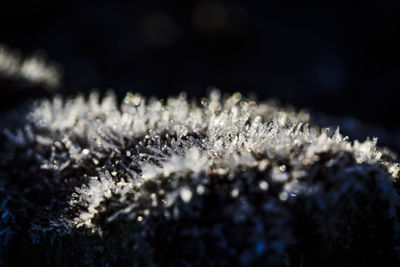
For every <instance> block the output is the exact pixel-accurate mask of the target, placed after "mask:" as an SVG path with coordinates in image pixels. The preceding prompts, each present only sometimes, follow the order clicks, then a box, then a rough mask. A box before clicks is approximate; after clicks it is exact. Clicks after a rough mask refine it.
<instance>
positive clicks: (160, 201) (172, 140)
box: [4, 91, 400, 265]
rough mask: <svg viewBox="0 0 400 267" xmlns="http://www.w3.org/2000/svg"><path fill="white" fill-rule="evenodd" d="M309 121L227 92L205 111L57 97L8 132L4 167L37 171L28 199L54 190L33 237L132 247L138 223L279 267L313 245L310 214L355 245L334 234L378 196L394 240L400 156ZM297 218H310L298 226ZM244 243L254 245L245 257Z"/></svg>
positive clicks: (184, 101)
mask: <svg viewBox="0 0 400 267" xmlns="http://www.w3.org/2000/svg"><path fill="white" fill-rule="evenodd" d="M309 117H310V116H308V115H307V114H305V113H304V112H296V111H295V110H292V109H288V108H281V107H279V106H276V105H274V104H272V103H267V102H265V103H256V102H254V101H250V100H247V99H246V98H244V97H243V96H242V95H241V94H240V93H235V94H233V95H231V96H221V94H220V93H219V92H218V91H213V92H212V93H211V94H210V96H209V97H208V98H204V99H202V100H201V101H199V102H197V101H196V100H192V101H190V100H188V98H187V96H186V94H184V93H182V94H180V95H179V96H177V97H170V98H168V99H167V100H166V101H164V100H161V101H160V100H157V99H155V98H150V99H146V98H145V97H142V96H141V95H139V94H132V93H128V94H127V95H126V97H125V98H124V100H123V102H122V104H121V105H118V104H117V99H116V96H115V95H114V94H113V93H111V92H110V93H107V94H106V96H104V97H103V98H101V97H100V95H99V94H98V93H97V92H93V93H91V94H90V95H89V96H88V97H87V98H86V97H84V96H82V95H81V96H77V97H74V98H71V99H69V100H63V99H62V98H61V97H54V98H53V99H51V100H46V99H42V100H38V101H37V102H35V103H34V104H33V107H32V109H31V110H30V112H29V113H28V115H27V116H26V122H25V125H24V127H23V128H20V129H17V130H6V131H5V136H6V138H7V140H8V143H7V146H8V149H9V151H11V152H9V153H8V154H5V155H7V156H4V158H9V159H12V160H11V161H14V162H15V161H16V160H18V159H21V158H22V159H23V160H26V161H27V162H34V164H33V167H32V170H33V172H34V175H35V176H34V179H36V180H34V181H35V183H37V184H38V186H36V185H34V186H32V185H31V184H30V182H29V181H30V180H29V179H31V176H30V174H29V170H27V171H26V172H27V174H25V173H22V174H21V177H22V178H18V179H22V181H23V182H21V183H22V184H24V183H28V189H29V190H42V191H39V192H46V191H45V190H52V191H50V193H48V195H47V196H48V197H49V198H50V199H51V201H49V202H51V203H50V204H49V206H43V207H42V206H40V207H39V208H38V209H41V210H42V212H43V213H46V212H48V210H51V213H50V212H49V213H50V214H51V216H49V217H51V219H50V221H49V222H48V224H47V225H46V223H44V222H43V219H42V218H37V221H39V222H40V223H39V222H38V225H40V227H39V226H37V225H36V226H35V224H34V223H32V225H33V226H32V229H50V228H51V227H53V228H68V230H67V231H66V232H69V231H82V230H83V231H86V230H89V231H91V232H95V233H98V234H99V235H100V236H103V235H105V233H106V232H107V231H108V230H110V229H108V230H107V226H108V225H113V227H114V230H115V228H117V229H119V228H118V227H121V229H123V230H121V231H125V232H124V233H125V234H126V235H125V234H124V238H125V237H126V240H130V239H129V238H134V239H135V238H137V235H136V234H132V233H131V232H129V231H133V230H132V228H129V227H133V226H132V225H136V224H138V225H140V226H144V229H145V230H144V233H143V235H141V234H140V236H146V237H148V238H150V239H151V236H152V235H154V234H156V232H157V233H159V234H160V233H161V234H160V235H161V238H162V237H163V236H164V234H165V233H166V234H170V236H169V237H168V238H170V239H168V242H172V241H171V240H174V238H178V237H179V236H180V235H183V236H184V237H185V236H186V237H187V236H190V237H191V238H192V239H190V240H192V242H193V244H192V245H193V246H195V245H196V248H197V249H199V251H207V248H206V247H205V245H204V244H205V243H204V242H206V241H204V240H213V242H214V241H215V242H217V241H218V242H217V244H216V246H218V248H219V249H223V250H224V251H225V252H224V253H226V254H224V255H231V254H230V253H233V254H232V255H237V257H238V260H240V261H241V265H248V264H249V263H251V262H254V261H257V260H258V259H261V258H262V257H266V255H268V257H270V259H271V260H276V259H282V255H283V254H284V253H286V252H285V251H286V249H287V248H288V247H290V246H292V245H293V244H296V242H299V240H300V241H301V240H305V239H306V238H304V237H303V236H302V231H300V232H295V230H294V227H293V225H291V223H293V222H294V224H296V223H298V225H299V226H300V227H305V226H304V225H303V224H302V218H303V216H304V218H311V219H310V220H314V221H313V222H315V224H316V225H317V226H316V227H317V229H316V230H315V231H316V232H317V233H319V234H320V235H321V236H322V238H324V240H328V241H329V240H333V241H332V242H333V243H332V244H336V243H337V242H339V241H338V240H340V242H347V241H343V240H342V239H340V238H343V236H345V239H346V238H347V237H346V234H344V233H343V232H340V233H338V234H335V233H334V232H335V229H342V228H340V227H344V226H343V225H342V224H345V223H347V222H346V220H345V219H344V218H347V217H348V214H350V215H351V214H353V213H352V212H354V210H359V209H361V208H362V205H363V204H360V203H364V202H362V199H363V197H365V196H368V197H369V196H371V199H379V200H380V201H381V202H379V203H384V204H383V207H385V209H384V210H382V214H384V215H383V216H381V217H385V218H386V217H387V218H390V222H391V226H390V227H392V228H393V229H394V230H393V231H394V232H396V233H397V232H398V230H397V229H399V223H398V214H397V213H398V212H397V211H398V210H400V207H399V206H400V205H399V197H398V193H397V191H396V190H397V189H396V188H395V184H396V183H398V182H397V179H398V178H399V170H400V169H399V164H398V163H397V162H396V160H397V159H396V157H395V156H394V155H393V153H392V152H390V151H389V150H387V149H382V148H379V147H378V146H377V145H376V144H377V140H376V139H372V140H370V139H367V140H365V141H364V142H359V141H350V140H349V139H348V138H347V137H343V136H342V135H341V134H340V132H339V129H330V128H324V129H321V128H319V127H318V126H316V125H313V124H312V122H311V121H310V120H309ZM13 158H15V159H13ZM7 164H10V163H7ZM35 168H38V169H35ZM25 176H27V177H28V180H24V179H26V177H25ZM27 181H28V182H27ZM31 188H33V189H31ZM37 188H39V189H37ZM42 188H45V189H42ZM24 190H25V189H24ZM25 191H27V190H25ZM25 191H24V192H25ZM27 192H28V191H27ZM54 192H56V193H54ZM58 193H59V194H61V196H60V197H58V196H57V195H56V194H58ZM63 194H66V195H67V198H64V197H63ZM368 197H367V199H368ZM368 201H369V200H368ZM368 201H367V202H365V203H369V204H368V205H371V203H370V202H368ZM210 203H211V204H210ZM51 205H53V206H51ZM60 207H61V208H60ZM351 208H353V209H354V210H351ZM368 208H369V206H368V207H366V209H368ZM215 212H216V213H217V214H216V213H215ZM296 212H299V213H300V215H301V216H299V217H298V218H294V217H293V216H296ZM366 213H367V214H368V212H366ZM210 214H211V215H210ZM201 216H205V217H206V218H208V220H212V223H211V224H210V225H207V224H206V223H204V220H202V219H201V218H200V217H201ZM207 216H210V217H207ZM343 216H344V217H343ZM351 216H352V215H351ZM377 216H378V215H377ZM379 218H380V217H379ZM392 219H393V220H392ZM179 220H182V221H179ZM188 221H189V222H192V223H187V222H188ZM126 222H128V226H126V224H124V223H126ZM170 222H176V223H177V225H179V226H180V227H181V228H179V227H174V226H173V225H172V226H171V225H169V224H168V223H170ZM43 225H46V226H43ZM163 225H169V226H170V228H168V227H167V226H166V228H165V229H164V228H162V227H163ZM46 227H47V228H46ZM124 227H127V228H124ZM236 228H238V229H240V231H239V230H238V231H237V233H236V234H235V235H232V234H227V232H226V231H228V232H229V231H231V230H232V229H236ZM126 229H130V230H126ZM135 229H136V228H135ZM155 229H162V230H158V231H156V230H155ZM222 229H224V230H222ZM332 229H334V230H332ZM343 229H344V228H343ZM346 229H347V228H346ZM46 231H47V230H46ZM135 231H136V230H135ZM163 231H164V232H163ZM171 231H172V232H171ZM332 231H333V233H332ZM55 232H62V231H61V230H60V229H56V231H55ZM242 234H243V235H246V236H245V237H244V236H243V237H240V235H242ZM119 238H120V237H119ZM241 238H242V239H243V240H246V242H247V243H246V244H247V245H246V247H244V248H242V249H241V251H236V249H239V248H240V247H241V244H239V243H237V242H238V240H241ZM296 238H297V240H296ZM393 238H395V239H396V240H397V237H393ZM135 240H136V239H135ZM202 240H203V241H202ZM346 240H347V239H346ZM349 240H350V239H349ZM153 241H154V240H153ZM328 241H326V242H327V244H331V243H329V242H328ZM101 242H103V241H101ZM118 242H120V241H118ZM127 242H128V241H127ZM196 242H197V243H196ZM201 242H203V243H201ZM335 242H336V243H335ZM348 242H349V243H346V244H351V242H352V241H351V240H350V241H348ZM396 242H397V241H396ZM83 243H84V242H83ZM121 244H125V243H123V242H122V241H121ZM153 245H154V244H153ZM124 246H125V245H124ZM161 246H163V244H162V245H161ZM343 246H344V245H343ZM155 247H157V245H155ZM158 248H160V247H158ZM124 249H126V250H127V251H129V249H130V246H129V245H126V248H124ZM161 251H163V248H161ZM211 252H212V249H211ZM211 252H210V251H209V253H211ZM196 253H197V252H196ZM198 253H200V252H198ZM128 254H129V253H127V254H126V255H128ZM207 255H208V254H207V253H206V252H204V255H201V256H200V254H199V257H200V258H206V259H208V256H207ZM163 257H164V256H160V260H161V261H162V260H163V259H164V258H163ZM165 257H166V258H168V256H165ZM226 257H228V256H226ZM189 258H190V257H189ZM217 258H218V257H217ZM176 260H178V262H179V260H180V259H176ZM220 260H222V262H224V259H220ZM215 263H216V264H217V263H218V261H217V260H216V261H215Z"/></svg>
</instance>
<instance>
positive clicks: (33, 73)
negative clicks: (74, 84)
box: [0, 43, 62, 89]
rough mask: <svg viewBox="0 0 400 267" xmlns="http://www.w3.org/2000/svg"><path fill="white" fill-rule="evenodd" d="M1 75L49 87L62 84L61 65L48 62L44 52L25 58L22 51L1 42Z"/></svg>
mask: <svg viewBox="0 0 400 267" xmlns="http://www.w3.org/2000/svg"><path fill="white" fill-rule="evenodd" d="M0 77H1V78H3V79H4V78H6V79H21V80H23V81H25V82H29V83H32V84H37V85H42V86H45V87H46V88H48V89H53V88H56V87H58V86H60V82H61V78H62V74H61V67H60V66H59V65H57V64H56V63H53V62H50V63H49V62H46V58H45V56H44V54H43V53H41V52H36V53H35V54H34V55H33V56H31V57H27V58H23V57H22V56H21V53H20V52H19V51H16V50H12V49H10V48H8V47H7V46H5V45H3V44H1V43H0Z"/></svg>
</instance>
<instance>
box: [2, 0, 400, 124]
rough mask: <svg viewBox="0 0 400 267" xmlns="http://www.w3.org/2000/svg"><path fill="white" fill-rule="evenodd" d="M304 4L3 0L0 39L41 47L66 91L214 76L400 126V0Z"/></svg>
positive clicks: (198, 83)
mask: <svg viewBox="0 0 400 267" xmlns="http://www.w3.org/2000/svg"><path fill="white" fill-rule="evenodd" d="M301 2H302V1H276V0H275V1H188V0H186V1H185V0H173V1H155V0H147V1H137V2H133V1H132V2H123V1H98V0H96V1H77V2H74V1H60V2H57V1H34V0H31V1H8V0H7V1H5V2H4V1H2V2H1V4H0V10H1V11H0V13H1V15H0V42H3V43H5V44H7V45H9V46H11V47H15V48H18V49H20V50H21V51H22V52H24V54H30V53H32V52H34V51H35V50H38V49H41V50H44V51H46V53H47V55H48V57H49V58H50V59H52V60H55V61H57V62H59V63H60V64H61V65H63V66H64V71H65V80H64V82H65V84H66V85H67V87H66V88H67V89H65V90H67V92H68V93H75V92H77V91H86V92H87V91H89V90H90V89H92V88H99V89H100V90H106V89H108V88H113V89H115V90H116V91H117V92H118V94H119V96H122V95H124V94H125V92H126V91H128V90H130V91H139V92H141V93H142V94H144V95H157V96H158V97H160V98H162V97H165V96H167V95H171V94H177V93H179V92H180V91H183V90H185V91H187V92H188V93H189V95H195V96H201V95H204V94H205V93H206V91H207V88H208V87H209V86H211V85H214V86H217V87H219V88H220V89H221V90H222V91H228V92H234V91H241V92H244V93H245V94H248V93H251V92H254V93H256V95H258V98H259V99H263V98H268V97H276V98H279V99H281V100H282V101H283V103H291V104H293V105H295V106H297V107H309V108H312V109H314V110H318V111H322V112H325V113H327V114H330V115H334V116H347V115H350V116H353V117H355V118H357V119H359V120H361V121H364V122H368V123H377V124H380V125H383V126H384V127H386V128H392V129H395V128H398V123H399V120H400V119H399V114H400V113H399V112H398V102H399V98H398V97H397V91H398V89H399V87H400V79H399V78H400V52H399V49H400V38H399V37H398V35H399V33H400V32H399V29H400V15H399V14H400V1H395V0H393V1H379V0H375V1H343V2H334V3H335V4H327V3H329V2H328V1H314V2H313V3H310V4H307V5H305V4H304V3H301ZM321 2H324V3H325V4H321ZM300 3H301V4H300Z"/></svg>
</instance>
